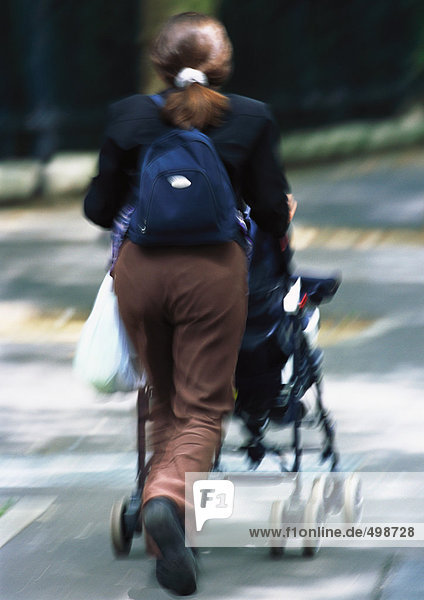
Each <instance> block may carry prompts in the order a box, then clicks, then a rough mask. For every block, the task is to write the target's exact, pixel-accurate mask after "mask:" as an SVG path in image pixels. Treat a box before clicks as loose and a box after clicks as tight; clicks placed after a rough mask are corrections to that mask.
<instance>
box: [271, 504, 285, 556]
mask: <svg viewBox="0 0 424 600" xmlns="http://www.w3.org/2000/svg"><path fill="white" fill-rule="evenodd" d="M284 522H285V519H284V502H283V501H282V500H274V502H273V503H272V506H271V514H270V517H269V524H270V527H271V528H272V529H281V527H282V526H283V524H284ZM285 547H286V540H285V538H283V537H281V538H279V539H272V538H271V548H270V555H271V556H272V558H280V557H281V556H283V554H284V548H285Z"/></svg>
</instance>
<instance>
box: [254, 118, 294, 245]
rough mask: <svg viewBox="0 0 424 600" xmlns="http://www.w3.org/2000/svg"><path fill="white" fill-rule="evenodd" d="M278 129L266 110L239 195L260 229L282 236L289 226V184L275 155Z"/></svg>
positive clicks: (276, 153) (276, 152)
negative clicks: (241, 195) (241, 193)
mask: <svg viewBox="0 0 424 600" xmlns="http://www.w3.org/2000/svg"><path fill="white" fill-rule="evenodd" d="M278 138H279V135H278V131H277V127H276V125H275V123H274V120H273V119H272V116H271V114H270V112H269V111H268V109H266V119H265V124H264V126H263V128H262V129H261V130H260V133H259V135H258V137H257V139H256V142H255V144H254V146H253V149H252V152H251V154H250V156H249V159H248V160H247V162H246V165H245V169H244V174H243V177H242V182H243V183H242V186H243V189H242V192H243V198H244V200H245V201H246V202H247V204H248V205H249V206H250V209H251V213H250V214H251V217H252V219H253V220H254V221H255V222H256V223H257V224H258V226H259V227H260V228H261V229H263V230H264V231H267V232H270V233H272V234H274V235H275V236H276V237H280V238H281V237H283V236H284V235H285V233H286V231H287V229H288V226H289V209H288V201H287V195H286V194H288V193H290V186H289V184H288V182H287V179H286V177H285V174H284V169H283V166H282V164H281V161H280V159H279V156H278Z"/></svg>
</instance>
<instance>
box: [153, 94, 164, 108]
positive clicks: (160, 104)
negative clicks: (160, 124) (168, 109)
mask: <svg viewBox="0 0 424 600" xmlns="http://www.w3.org/2000/svg"><path fill="white" fill-rule="evenodd" d="M150 99H151V100H153V102H154V103H155V104H156V106H157V107H158V108H163V107H164V106H165V102H166V100H165V98H163V96H161V95H160V94H152V95H151V96H150Z"/></svg>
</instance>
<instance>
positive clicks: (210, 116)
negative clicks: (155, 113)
mask: <svg viewBox="0 0 424 600" xmlns="http://www.w3.org/2000/svg"><path fill="white" fill-rule="evenodd" d="M232 51H233V49H232V45H231V42H230V40H229V38H228V35H227V32H226V30H225V27H224V26H223V25H222V23H220V21H218V20H217V19H215V18H214V17H210V16H207V15H202V14H199V13H194V12H186V13H181V14H179V15H176V16H174V17H171V18H170V19H169V21H167V23H165V25H164V26H163V28H162V29H161V31H160V32H159V35H158V36H157V38H156V40H155V42H154V44H153V47H152V49H151V53H150V56H151V59H152V61H153V64H154V66H155V67H156V69H157V71H158V73H159V75H160V76H161V78H162V79H163V80H164V81H165V82H166V83H167V84H169V85H170V86H172V87H173V88H174V90H173V91H172V93H170V94H169V95H168V97H167V100H166V104H165V106H164V108H163V111H162V115H163V117H164V118H165V119H166V120H167V121H169V122H170V123H172V124H173V125H175V126H176V127H181V128H182V129H189V128H191V127H196V128H198V129H200V130H203V129H205V128H206V127H208V126H209V125H218V124H219V123H220V121H221V119H222V116H223V113H224V112H225V110H227V109H228V104H229V102H228V99H227V98H226V97H225V96H223V95H222V94H220V93H219V92H218V91H217V89H218V88H219V87H220V86H221V85H222V84H223V83H224V82H225V80H226V79H227V78H228V76H229V75H230V73H231V67H232ZM185 67H190V68H192V69H198V70H199V71H202V72H203V73H204V74H205V75H206V77H207V78H208V82H209V85H208V86H204V85H201V84H200V83H191V84H190V85H188V86H187V87H185V88H182V89H181V88H176V87H175V83H174V80H175V77H176V75H177V74H178V73H179V72H180V71H181V69H184V68H185Z"/></svg>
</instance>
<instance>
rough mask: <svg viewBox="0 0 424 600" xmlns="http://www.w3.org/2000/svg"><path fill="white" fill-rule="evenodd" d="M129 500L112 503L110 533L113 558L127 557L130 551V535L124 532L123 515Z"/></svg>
mask: <svg viewBox="0 0 424 600" xmlns="http://www.w3.org/2000/svg"><path fill="white" fill-rule="evenodd" d="M128 504H129V499H128V498H123V499H122V500H118V501H116V502H114V504H113V506H112V511H111V513H110V533H111V540H112V548H113V551H114V554H115V556H117V557H122V556H128V554H129V553H130V550H131V544H132V537H133V536H132V534H131V533H129V532H127V531H126V527H125V519H124V515H125V512H126V510H127V508H128Z"/></svg>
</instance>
